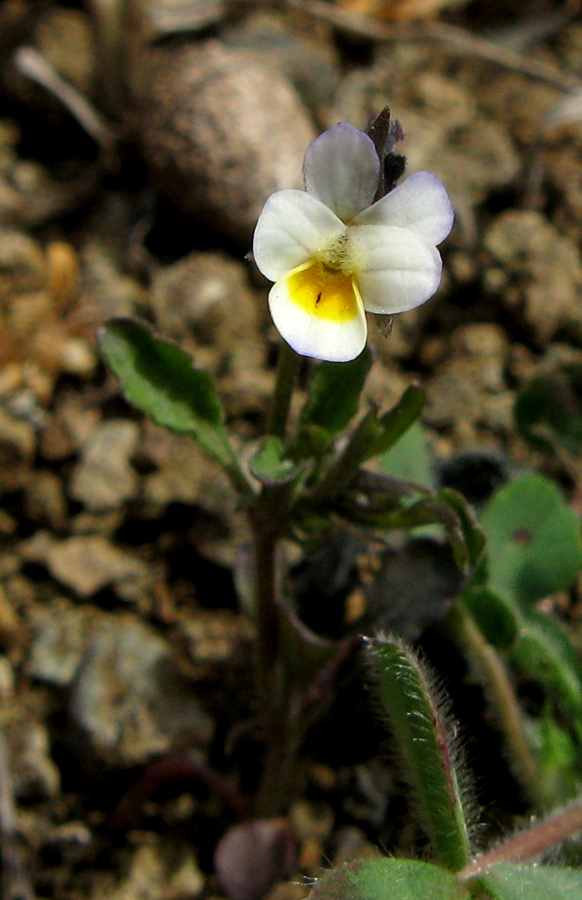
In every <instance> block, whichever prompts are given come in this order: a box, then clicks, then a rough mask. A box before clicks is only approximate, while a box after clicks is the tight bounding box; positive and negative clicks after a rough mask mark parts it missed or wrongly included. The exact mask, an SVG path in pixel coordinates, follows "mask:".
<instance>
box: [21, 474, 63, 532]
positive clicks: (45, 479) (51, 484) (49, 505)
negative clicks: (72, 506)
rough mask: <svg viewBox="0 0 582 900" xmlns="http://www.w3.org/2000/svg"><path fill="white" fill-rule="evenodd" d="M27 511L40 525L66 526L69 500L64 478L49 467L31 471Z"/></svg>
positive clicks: (26, 498) (27, 494)
mask: <svg viewBox="0 0 582 900" xmlns="http://www.w3.org/2000/svg"><path fill="white" fill-rule="evenodd" d="M25 503H26V513H27V515H28V516H29V517H30V518H31V519H32V520H33V521H34V522H36V523H38V524H40V525H50V526H51V527H52V528H55V529H61V528H63V527H64V525H65V522H66V517H67V502H66V499H65V494H64V490H63V482H62V480H61V479H60V478H59V477H58V476H57V475H55V474H54V472H50V471H49V470H48V469H36V470H35V471H33V472H31V474H30V479H29V480H28V483H27V485H26V496H25Z"/></svg>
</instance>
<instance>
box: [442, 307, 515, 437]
mask: <svg viewBox="0 0 582 900" xmlns="http://www.w3.org/2000/svg"><path fill="white" fill-rule="evenodd" d="M508 354H509V345H508V341H507V337H506V335H505V333H504V331H503V330H502V329H501V328H499V327H498V326H496V325H489V324H475V325H469V326H465V327H462V328H459V329H458V330H457V331H456V332H455V334H454V335H453V339H452V341H451V348H450V356H449V358H448V359H446V360H445V361H444V362H442V363H441V364H440V366H439V368H438V369H437V372H436V375H435V376H434V377H433V378H432V379H431V380H430V381H429V382H428V384H427V404H426V408H425V411H424V418H425V421H426V422H427V423H428V424H429V425H433V426H435V427H437V428H445V427H450V428H452V429H453V431H454V434H455V436H456V438H457V440H458V447H457V449H459V448H460V447H464V448H470V447H472V446H474V445H475V444H477V443H479V429H480V428H487V429H489V430H490V431H491V432H493V433H501V434H505V433H508V432H510V431H511V429H512V405H513V402H514V399H515V397H514V392H513V391H510V390H509V387H508V385H507V381H506V374H505V372H506V367H507V360H508Z"/></svg>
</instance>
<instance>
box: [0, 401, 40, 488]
mask: <svg viewBox="0 0 582 900" xmlns="http://www.w3.org/2000/svg"><path fill="white" fill-rule="evenodd" d="M35 449H36V433H35V429H34V426H33V425H32V424H31V423H30V422H28V421H26V420H25V419H21V418H17V417H16V416H13V415H11V414H10V413H9V412H7V411H6V410H4V409H3V408H2V407H1V406H0V487H2V488H5V489H7V490H16V489H17V488H18V487H20V486H21V485H22V484H23V483H24V482H25V480H26V477H27V475H28V470H29V466H30V464H31V463H32V458H33V456H34V451H35Z"/></svg>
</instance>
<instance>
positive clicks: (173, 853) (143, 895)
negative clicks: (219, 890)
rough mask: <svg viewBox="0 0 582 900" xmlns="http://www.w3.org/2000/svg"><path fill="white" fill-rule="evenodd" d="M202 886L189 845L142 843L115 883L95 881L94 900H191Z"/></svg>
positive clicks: (172, 842)
mask: <svg viewBox="0 0 582 900" xmlns="http://www.w3.org/2000/svg"><path fill="white" fill-rule="evenodd" d="M203 889H204V875H203V874H202V872H201V871H200V868H199V866H198V862H197V860H196V857H195V855H194V851H193V850H192V847H191V846H190V845H188V844H187V843H186V842H185V841H178V840H172V841H169V840H167V841H163V842H160V843H157V842H155V843H144V844H143V845H142V846H140V847H138V848H137V850H135V852H134V853H133V856H132V858H131V861H130V863H129V866H128V871H127V873H126V874H125V876H124V877H123V878H122V879H121V880H120V881H119V882H118V883H117V884H115V885H111V884H103V883H100V880H98V881H97V883H96V884H95V888H94V892H93V894H92V898H93V900H102V898H103V897H104V896H106V897H108V900H191V898H195V897H199V896H200V894H201V893H202V891H203Z"/></svg>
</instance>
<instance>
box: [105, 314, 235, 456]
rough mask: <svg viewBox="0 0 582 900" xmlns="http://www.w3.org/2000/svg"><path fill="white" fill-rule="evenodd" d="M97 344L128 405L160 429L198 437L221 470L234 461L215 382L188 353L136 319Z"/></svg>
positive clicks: (110, 328)
mask: <svg viewBox="0 0 582 900" xmlns="http://www.w3.org/2000/svg"><path fill="white" fill-rule="evenodd" d="M98 337H99V344H100V347H101V350H102V352H103V355H104V356H105V358H106V360H107V362H108V363H109V366H110V367H111V369H112V371H113V372H114V374H115V375H116V376H117V378H118V379H119V381H120V383H121V387H122V389H123V392H124V394H125V397H126V398H127V400H128V401H129V402H130V403H131V404H132V405H133V406H136V407H137V408H138V409H140V410H141V411H142V412H144V413H146V415H148V416H149V417H150V418H151V419H153V421H154V422H156V423H157V424H158V425H162V426H163V427H164V428H168V429H169V430H170V431H174V432H176V433H177V434H188V435H191V436H192V437H194V438H195V439H196V440H197V441H198V443H199V444H200V445H201V446H202V447H203V448H204V450H205V451H206V452H207V453H208V454H209V455H210V456H213V457H214V458H215V459H217V460H218V462H220V463H221V464H222V465H223V466H225V467H226V468H229V467H231V466H232V464H233V462H234V453H233V450H232V448H231V446H230V443H229V440H228V437H227V434H226V431H225V429H224V424H223V422H224V419H223V413H222V409H221V406H220V403H219V400H218V397H217V394H216V391H215V388H214V382H213V380H212V377H211V376H210V375H209V374H208V373H207V372H203V371H200V370H199V369H196V368H195V367H194V365H193V362H192V358H191V357H190V356H189V354H188V353H186V352H185V351H184V350H182V349H180V348H179V347H177V346H175V345H174V344H172V343H170V342H169V341H165V340H162V339H161V338H159V337H157V336H156V335H155V334H154V333H153V331H152V330H151V328H150V327H149V326H148V325H145V324H144V323H142V322H138V321H137V320H135V319H112V320H111V321H110V322H108V323H107V324H106V325H104V326H103V327H102V328H101V329H100V331H99V335H98Z"/></svg>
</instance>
